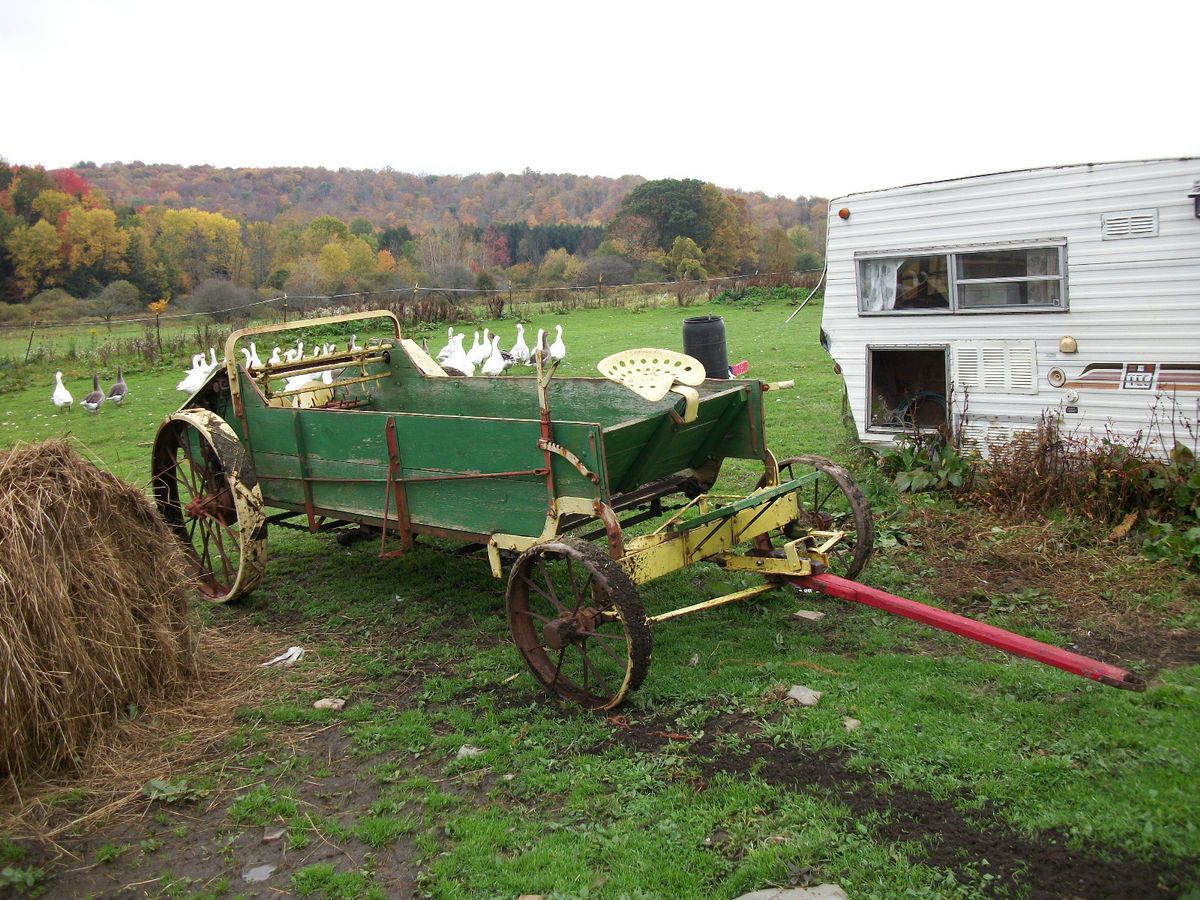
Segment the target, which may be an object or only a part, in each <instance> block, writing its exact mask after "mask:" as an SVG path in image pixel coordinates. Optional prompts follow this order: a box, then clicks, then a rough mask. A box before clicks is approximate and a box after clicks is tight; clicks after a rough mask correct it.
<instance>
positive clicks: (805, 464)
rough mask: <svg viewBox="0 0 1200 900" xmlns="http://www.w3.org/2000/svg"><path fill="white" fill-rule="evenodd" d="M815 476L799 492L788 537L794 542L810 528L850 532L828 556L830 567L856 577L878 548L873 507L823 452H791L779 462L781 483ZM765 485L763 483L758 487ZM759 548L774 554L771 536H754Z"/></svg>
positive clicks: (829, 568) (760, 551) (848, 475)
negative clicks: (795, 513)
mask: <svg viewBox="0 0 1200 900" xmlns="http://www.w3.org/2000/svg"><path fill="white" fill-rule="evenodd" d="M809 474H813V475H815V477H814V478H813V480H812V481H811V482H810V483H808V484H805V485H804V486H802V487H801V488H800V490H799V492H798V496H797V500H798V501H799V507H800V514H799V515H798V516H797V517H796V520H795V522H793V523H791V524H789V525H787V526H785V528H784V529H783V532H784V533H783V536H784V537H785V538H787V539H788V540H794V539H795V538H798V537H800V536H802V535H803V534H804V533H805V532H806V531H809V530H813V531H842V532H845V536H844V537H843V538H842V539H841V540H840V541H838V543H837V544H835V545H834V546H833V547H832V548H831V549H830V551H829V552H828V554H827V557H828V559H829V567H828V570H827V571H830V572H832V573H833V574H835V575H841V576H842V577H843V578H853V577H854V576H855V575H857V574H858V573H859V572H861V571H862V569H863V567H864V566H865V565H866V564H867V560H869V559H870V558H871V552H872V550H873V549H874V546H875V522H874V519H873V518H872V515H871V505H870V504H869V503H868V502H867V498H866V497H865V496H864V495H863V492H862V490H861V489H860V488H859V486H858V484H857V483H856V482H855V481H854V479H853V478H852V477H851V475H850V473H849V472H847V471H846V470H845V469H843V468H842V467H841V466H839V465H838V464H837V463H835V462H833V461H831V460H828V459H825V457H823V456H792V457H788V458H787V459H782V460H780V461H779V481H780V482H781V483H782V482H785V481H791V480H792V479H795V478H800V477H801V476H804V475H809ZM764 484H765V478H764V480H762V481H760V482H759V487H762V486H763V485H764ZM754 548H755V552H757V553H763V554H768V555H775V554H776V551H775V545H774V543H773V542H772V539H771V535H769V534H761V535H758V536H757V537H755V539H754Z"/></svg>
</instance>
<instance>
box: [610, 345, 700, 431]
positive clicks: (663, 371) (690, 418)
mask: <svg viewBox="0 0 1200 900" xmlns="http://www.w3.org/2000/svg"><path fill="white" fill-rule="evenodd" d="M596 368H597V369H599V370H600V374H601V375H603V376H604V377H605V378H608V379H610V380H612V381H615V382H617V383H618V384H623V385H625V387H627V388H629V389H630V390H631V391H633V392H634V393H635V394H637V395H638V396H639V397H641V398H642V399H644V400H650V401H655V400H661V399H662V398H663V397H665V396H667V394H668V393H675V394H679V396H681V397H683V398H684V400H685V401H687V405H686V406H685V408H684V413H683V421H684V422H694V421H695V420H696V410H697V409H698V408H699V404H700V395H699V394H698V393H697V392H696V385H699V384H701V383H703V381H704V364H703V363H702V362H700V360H698V359H696V358H695V357H694V356H688V355H686V354H684V353H676V352H675V351H674V350H659V349H656V348H654V347H640V348H638V349H636V350H622V351H621V352H620V353H614V354H613V355H612V356H606V357H605V358H604V359H602V360H600V363H599V364H598V365H597V366H596Z"/></svg>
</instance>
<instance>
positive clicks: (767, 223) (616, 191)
mask: <svg viewBox="0 0 1200 900" xmlns="http://www.w3.org/2000/svg"><path fill="white" fill-rule="evenodd" d="M73 169H74V171H75V172H76V173H77V174H79V175H81V176H83V177H84V178H85V179H87V181H88V182H89V183H90V184H91V185H93V186H94V187H96V188H99V189H100V190H101V191H103V192H104V193H105V194H106V195H107V196H108V197H109V198H110V199H111V200H112V202H113V204H114V205H116V206H133V207H139V206H163V207H167V208H168V209H183V208H186V207H195V208H196V209H201V210H205V211H207V212H219V213H223V214H225V215H229V216H233V217H234V218H238V219H244V220H246V221H249V222H273V221H276V219H277V218H278V217H280V216H282V217H284V218H285V219H287V220H290V221H299V222H307V221H309V220H310V219H314V218H316V217H317V216H337V217H338V218H341V219H346V220H349V219H354V218H358V217H362V218H364V219H367V220H369V221H370V222H372V223H374V224H375V225H376V226H378V227H380V228H383V227H386V226H388V225H406V226H408V227H409V228H410V229H412V230H413V231H417V232H420V231H425V230H426V229H428V228H431V227H436V226H441V225H447V224H450V223H459V224H462V225H478V226H482V227H486V226H488V225H490V224H492V223H493V222H526V223H528V224H529V225H563V224H568V225H606V224H607V223H609V222H611V221H612V219H613V218H614V217H615V216H616V214H617V211H618V210H619V209H620V206H621V201H622V200H623V199H624V198H625V195H626V194H628V193H629V192H630V191H631V190H633V189H634V188H635V187H637V186H638V185H639V184H642V183H643V182H644V181H645V180H646V179H644V178H642V177H641V176H638V175H626V176H623V177H621V178H604V177H599V176H584V175H555V174H547V173H541V172H532V171H530V170H528V169H527V170H525V171H524V172H522V173H520V174H519V175H505V174H503V173H501V172H493V173H491V174H488V175H461V176H460V175H412V174H409V173H406V172H396V171H393V170H391V169H383V170H381V171H375V170H373V169H338V170H336V171H334V170H331V169H322V168H269V169H218V168H214V167H213V166H176V165H146V164H144V163H139V162H132V163H107V164H105V165H102V166H97V165H96V164H95V163H90V162H81V163H78V164H77V165H75V166H74V167H73ZM725 193H727V194H729V195H731V196H735V197H739V198H741V199H742V200H743V201H745V203H746V210H747V212H748V213H749V216H750V221H751V223H752V224H753V225H755V226H756V227H757V228H760V229H766V228H771V227H779V228H782V229H784V230H785V231H786V230H787V229H788V228H791V227H792V226H794V225H804V226H808V227H812V223H813V221H814V220H823V219H824V217H825V211H826V208H827V207H828V201H826V200H824V199H821V198H817V197H813V198H807V197H800V198H799V199H796V200H790V199H788V198H786V197H768V196H767V195H766V194H764V193H761V192H744V191H725Z"/></svg>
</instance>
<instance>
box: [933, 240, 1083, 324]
mask: <svg viewBox="0 0 1200 900" xmlns="http://www.w3.org/2000/svg"><path fill="white" fill-rule="evenodd" d="M955 258H956V261H957V266H958V268H957V272H956V274H957V278H956V284H957V285H958V305H959V307H960V308H962V309H984V308H988V307H1022V306H1043V307H1045V306H1049V307H1055V306H1061V305H1062V302H1063V290H1062V253H1061V248H1059V247H1032V248H1026V249H1021V250H986V251H983V252H981V253H959V254H956V257H955Z"/></svg>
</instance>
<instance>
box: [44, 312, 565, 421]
mask: <svg viewBox="0 0 1200 900" xmlns="http://www.w3.org/2000/svg"><path fill="white" fill-rule="evenodd" d="M446 337H447V339H448V340H447V343H446V346H445V347H443V348H442V349H441V350H439V351H438V354H437V361H438V362H439V363H440V364H441V366H442V369H443V370H444V371H445V372H446V374H447V375H466V376H468V377H471V376H474V375H475V370H476V369H478V370H479V374H481V375H487V376H489V377H494V376H497V375H502V374H503V373H504V372H505V371H506V370H508V369H509V368H511V367H512V366H515V365H524V366H534V365H537V356H538V355H539V354H540V355H541V357H542V359H543V360H546V361H548V362H551V363H555V364H557V363H560V362H562V361H563V360H564V359H566V356H567V345H566V344H565V343H564V342H563V329H562V326H561V325H556V326H555V338H554V340H553V341H551V342H549V343H547V338H548V337H549V335H547V334H546V331H545V330H544V329H542V328H539V329H538V332H537V340H536V341H534V344H533V349H530V347H529V345H528V344H526V343H525V326H524V325H520V324H518V325H517V340H516V342H515V343H514V344H513V345H512V346H511V347H510V348H509V349H508V350H501V349H500V335H498V334H492V333H491V331H489V330H488V329H487V328H485V329H483V340H482V341H481V340H480V339H479V332H478V331H476V332H475V336H474V339H473V341H472V343H471V349H469V350H464V349H463V343H464V342H465V341H466V337H467V335H466V332H459V333H458V334H455V333H454V328H453V327H451V328H449V329H447V331H446ZM346 346H347V349H348V350H359V349H361V348H360V347H359V346H358V335H354V334H352V335H350V341H349V343H348V344H347V345H346ZM241 350H242V355H243V356H244V357H245V359H246V368H247V369H248V370H250V371H253V370H255V369H261V368H263V362H262V360H261V359H260V358H259V356H258V348H257V347H256V346H255V345H254V344H253V343H251V344H250V346H249V347H242V348H241ZM336 352H337V344H321V346H320V347H318V348H316V349H314V350H313V352H312V353H311V354H310V355H309V356H307V357H306V356H305V355H304V342H303V341H296V346H295V347H294V348H289V349H288V350H283V351H281V350H280V348H279V347H275V348H273V349H272V351H271V356H270V358H269V359H268V360H267V363H268V364H269V365H275V364H276V363H281V362H295V361H296V360H301V359H310V360H312V361H314V362H316V361H318V360H319V359H320V358H321V357H322V356H329V355H330V354H332V353H336ZM219 365H221V363H218V362H217V352H216V350H215V349H214V348H213V347H209V348H208V355H207V356H206V355H205V354H203V353H197V354H195V355H194V356H193V357H192V367H191V368H190V369H188V370H187V372H185V373H184V376H183V379H182V380H181V381H180V382H179V384H177V385H175V390H177V391H182V392H183V393H185V394H188V395H189V396H190V395H192V394H194V393H196V391H197V390H199V389H200V388H201V386H203V384H204V382H206V381H207V380H208V378H209V376H210V375H212V373H213V371H214V370H215V369H216V368H217V367H218V366H219ZM336 377H337V373H336V372H334V371H333V370H331V369H326V370H325V371H324V372H322V373H320V374H319V375H315V376H314V375H313V374H306V375H296V376H293V377H289V378H285V379H284V381H285V388H284V389H285V390H293V389H295V388H297V387H299V386H300V385H302V384H307V383H309V382H311V381H314V380H320V381H323V382H324V383H325V384H332V383H333V380H334V379H335V378H336ZM128 395H129V387H128V385H126V384H125V376H124V374H123V373H122V372H121V367H120V366H117V380H116V382H115V383H114V384H113V386H112V387H110V388H109V389H108V392H107V393H105V392H104V391H103V390H101V388H100V375H99V373H94V374H93V375H92V390H91V392H90V393H88V395H87V396H86V397H84V398H83V401H82V402H81V403H80V405H81V406H82V407H83V408H84V409H86V410H87V411H88V412H90V413H95V412H98V411H99V410H100V407H101V406H103V405H104V404H105V403H106V402H107V403H113V404H115V405H117V406H120V405H121V404H122V403H123V402H125V398H126V397H127V396H128ZM50 400H51V402H52V403H53V404H54V406H55V407H56V408H58V409H60V410H61V409H65V410H67V411H68V412H70V411H71V408H72V407H73V406H74V405H75V398H74V397H73V396H72V395H71V392H70V391H69V390H67V388H66V386H65V385H63V380H62V372H55V373H54V393H53V394H51V396H50Z"/></svg>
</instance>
